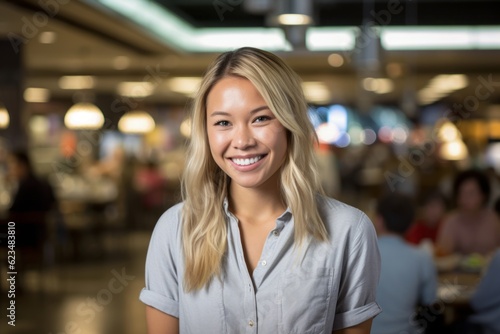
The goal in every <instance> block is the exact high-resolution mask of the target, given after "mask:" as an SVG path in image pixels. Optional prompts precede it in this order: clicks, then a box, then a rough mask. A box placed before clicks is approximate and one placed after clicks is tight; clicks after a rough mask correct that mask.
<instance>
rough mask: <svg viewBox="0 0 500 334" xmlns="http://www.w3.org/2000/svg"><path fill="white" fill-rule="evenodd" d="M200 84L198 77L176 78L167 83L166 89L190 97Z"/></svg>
mask: <svg viewBox="0 0 500 334" xmlns="http://www.w3.org/2000/svg"><path fill="white" fill-rule="evenodd" d="M200 83H201V78H199V77H177V78H172V79H170V80H169V81H168V87H169V88H170V90H171V91H173V92H176V93H181V94H184V95H188V96H192V95H193V94H194V93H196V91H197V90H198V87H199V86H200Z"/></svg>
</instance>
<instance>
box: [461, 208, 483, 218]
mask: <svg viewBox="0 0 500 334" xmlns="http://www.w3.org/2000/svg"><path fill="white" fill-rule="evenodd" d="M484 209H485V208H484V207H480V208H478V209H476V210H462V214H463V215H464V216H466V217H472V218H474V217H477V216H480V215H481V214H483V213H484Z"/></svg>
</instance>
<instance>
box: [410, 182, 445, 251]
mask: <svg viewBox="0 0 500 334" xmlns="http://www.w3.org/2000/svg"><path fill="white" fill-rule="evenodd" d="M447 208H448V205H447V201H446V198H445V197H444V195H443V194H442V193H440V192H437V191H436V192H433V193H431V194H430V195H429V196H427V197H426V198H425V199H424V202H423V206H422V214H421V218H420V219H418V220H417V221H415V222H414V223H413V224H412V226H411V227H410V229H409V230H408V232H406V240H407V241H408V242H409V243H412V244H414V245H418V244H420V242H422V240H425V239H428V240H430V241H432V243H433V244H434V243H436V239H437V234H438V230H439V227H440V226H441V223H442V221H443V219H444V217H445V215H446V211H447Z"/></svg>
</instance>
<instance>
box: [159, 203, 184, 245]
mask: <svg viewBox="0 0 500 334" xmlns="http://www.w3.org/2000/svg"><path fill="white" fill-rule="evenodd" d="M183 207H184V203H182V202H181V203H178V204H176V205H174V206H172V207H170V208H169V209H168V210H167V211H165V212H164V213H163V214H162V215H161V216H160V218H159V219H158V222H157V223H156V225H155V228H154V231H153V237H161V238H165V237H167V236H170V237H172V236H178V235H180V232H181V228H180V227H181V221H182V208H183Z"/></svg>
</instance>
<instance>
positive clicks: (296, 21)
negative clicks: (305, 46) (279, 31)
mask: <svg viewBox="0 0 500 334" xmlns="http://www.w3.org/2000/svg"><path fill="white" fill-rule="evenodd" d="M277 20H278V23H279V24H282V25H288V26H303V25H309V24H311V23H312V18H311V17H310V16H309V15H305V14H281V15H279V16H278V17H277Z"/></svg>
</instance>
